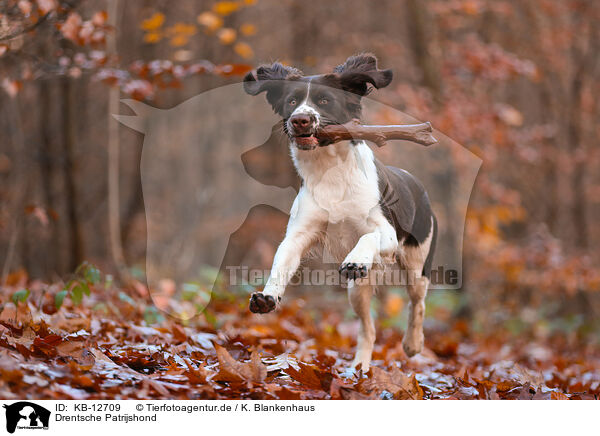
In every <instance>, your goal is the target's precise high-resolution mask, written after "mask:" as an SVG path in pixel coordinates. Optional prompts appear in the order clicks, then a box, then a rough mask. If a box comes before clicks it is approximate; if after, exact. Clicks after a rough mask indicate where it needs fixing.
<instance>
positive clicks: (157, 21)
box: [140, 12, 165, 31]
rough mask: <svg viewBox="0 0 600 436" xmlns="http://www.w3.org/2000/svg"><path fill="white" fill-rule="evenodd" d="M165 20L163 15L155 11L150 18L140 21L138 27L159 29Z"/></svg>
mask: <svg viewBox="0 0 600 436" xmlns="http://www.w3.org/2000/svg"><path fill="white" fill-rule="evenodd" d="M164 22H165V15H164V14H161V13H160V12H155V13H154V14H153V15H152V16H151V17H150V18H148V19H146V20H144V21H142V24H141V25H140V27H141V28H142V29H143V30H146V31H153V30H157V29H159V28H160V27H161V26H162V25H163V24H164Z"/></svg>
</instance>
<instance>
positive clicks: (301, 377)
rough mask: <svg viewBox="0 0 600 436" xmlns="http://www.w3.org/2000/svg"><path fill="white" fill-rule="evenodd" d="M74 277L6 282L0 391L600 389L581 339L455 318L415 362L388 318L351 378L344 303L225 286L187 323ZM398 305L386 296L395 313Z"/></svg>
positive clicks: (338, 393)
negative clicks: (265, 300)
mask: <svg viewBox="0 0 600 436" xmlns="http://www.w3.org/2000/svg"><path fill="white" fill-rule="evenodd" d="M78 286H80V287H81V289H79V288H78V289H77V290H75V291H74V289H75V288H77V287H78ZM64 287H65V284H64V283H57V284H45V283H41V282H27V279H26V277H23V275H21V277H16V278H15V277H13V278H12V284H10V285H7V286H5V287H4V288H2V289H1V293H0V298H1V299H0V304H2V306H1V313H0V398H5V399H13V398H14V399H16V398H35V399H65V398H66V399H100V398H102V399H110V398H124V399H126V398H136V399H143V398H173V399H225V398H252V399H597V398H598V396H599V395H600V357H599V356H598V349H597V346H595V345H593V344H592V343H591V342H589V341H586V340H581V339H578V338H576V337H573V335H570V336H569V335H565V334H552V335H548V336H547V337H545V338H544V340H540V339H539V338H537V339H532V337H533V336H530V335H521V336H520V337H517V336H514V335H510V334H509V333H506V332H498V333H497V334H495V335H493V336H489V335H488V336H477V335H473V334H471V333H470V332H469V331H470V327H469V324H468V322H466V321H464V320H458V321H457V320H450V321H447V322H445V323H443V324H441V325H440V326H439V327H434V328H428V329H427V331H426V349H425V350H424V351H423V353H421V354H420V355H418V356H416V357H414V358H411V359H409V358H407V356H406V355H405V354H404V352H403V351H402V346H401V340H402V331H401V329H398V328H397V327H389V326H387V327H386V325H385V324H386V323H384V322H379V324H380V325H379V326H378V336H377V343H376V347H375V351H374V356H373V358H374V361H373V366H372V368H371V370H370V371H369V372H368V373H367V374H363V373H362V372H358V373H356V374H355V375H354V376H351V377H346V376H345V375H347V373H344V370H345V369H346V368H347V366H348V364H349V362H350V361H351V359H352V353H353V347H354V345H355V344H354V338H355V335H356V330H357V323H356V321H355V320H352V319H351V318H348V317H347V316H346V314H345V312H344V310H345V308H342V306H339V305H338V306H334V307H329V308H325V309H324V308H322V307H321V308H318V309H315V308H309V307H308V305H307V304H306V301H304V300H303V299H300V298H288V299H287V301H286V304H285V305H284V306H283V308H282V309H281V310H280V311H278V312H276V313H273V314H269V315H254V314H251V313H249V312H248V310H247V296H244V295H239V294H233V293H228V292H223V293H221V294H218V295H214V296H213V299H212V301H211V304H210V305H209V307H208V309H207V311H206V313H205V314H203V315H199V316H197V317H195V318H193V319H192V320H190V321H188V322H186V323H182V322H181V321H177V320H175V319H173V318H169V317H166V316H163V315H162V314H161V313H160V312H158V311H157V310H156V309H155V308H154V306H153V305H151V304H150V303H149V297H148V296H147V295H145V292H144V288H143V287H141V286H137V287H134V288H132V289H119V288H116V287H115V286H113V285H111V284H107V283H102V284H101V283H97V280H96V278H95V277H91V278H90V280H89V282H87V281H81V282H77V281H75V282H71V283H67V286H66V287H67V292H66V293H65V292H63V289H64ZM25 288H26V289H28V291H29V292H27V291H21V289H25ZM88 293H89V295H87V294H88ZM309 298H311V296H306V300H307V301H308V299H309ZM313 298H314V297H313ZM398 304H399V303H398V301H396V300H392V301H391V303H390V305H391V306H392V309H394V305H396V306H395V309H396V310H398V309H399V308H400V307H398ZM58 306H60V308H59V309H57V307H58ZM586 344H587V345H586Z"/></svg>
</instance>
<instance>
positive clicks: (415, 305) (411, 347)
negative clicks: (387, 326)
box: [402, 271, 429, 357]
mask: <svg viewBox="0 0 600 436" xmlns="http://www.w3.org/2000/svg"><path fill="white" fill-rule="evenodd" d="M410 273H411V272H410V271H409V274H410ZM415 276H416V277H414V281H415V283H414V284H409V285H408V286H407V288H408V296H409V299H410V302H409V303H408V326H407V328H406V333H405V334H404V339H403V340H402V348H403V349H404V352H405V353H406V355H407V356H408V357H412V356H414V355H415V354H417V353H420V352H421V351H422V350H423V342H424V340H425V338H424V335H423V318H424V317H425V296H426V295H427V287H428V286H429V279H428V278H427V277H422V276H421V275H420V274H416V273H415Z"/></svg>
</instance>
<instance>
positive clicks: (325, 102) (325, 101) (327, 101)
mask: <svg viewBox="0 0 600 436" xmlns="http://www.w3.org/2000/svg"><path fill="white" fill-rule="evenodd" d="M327 103H329V100H327V99H326V98H322V99H320V100H319V105H320V106H325V105H326V104H327Z"/></svg>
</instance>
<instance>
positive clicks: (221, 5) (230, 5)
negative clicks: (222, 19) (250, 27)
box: [212, 1, 242, 16]
mask: <svg viewBox="0 0 600 436" xmlns="http://www.w3.org/2000/svg"><path fill="white" fill-rule="evenodd" d="M241 6H242V5H241V4H240V3H239V2H232V1H224V2H217V3H215V4H214V6H213V8H212V10H213V11H214V12H215V13H217V14H219V15H223V16H227V15H229V14H232V13H233V12H235V11H237V10H238V9H239V8H240V7H241Z"/></svg>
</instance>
